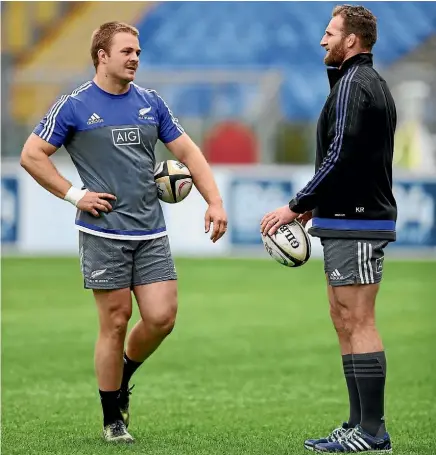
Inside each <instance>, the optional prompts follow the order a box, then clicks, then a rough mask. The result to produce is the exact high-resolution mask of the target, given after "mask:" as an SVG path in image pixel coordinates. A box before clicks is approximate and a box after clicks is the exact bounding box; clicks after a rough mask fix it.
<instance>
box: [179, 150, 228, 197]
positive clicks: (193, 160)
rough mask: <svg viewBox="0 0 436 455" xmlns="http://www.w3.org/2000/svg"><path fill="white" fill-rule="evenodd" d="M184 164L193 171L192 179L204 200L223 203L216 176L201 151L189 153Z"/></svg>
mask: <svg viewBox="0 0 436 455" xmlns="http://www.w3.org/2000/svg"><path fill="white" fill-rule="evenodd" d="M184 161H185V162H184V164H185V165H186V166H187V167H188V169H189V170H190V171H191V175H192V180H193V181H194V184H195V186H196V188H197V189H198V191H199V192H200V194H201V195H202V196H203V198H204V200H205V201H206V202H207V203H208V204H209V205H211V204H222V199H221V196H220V192H219V190H218V186H217V184H216V182H215V178H214V176H213V173H212V169H211V168H210V166H209V164H208V162H207V161H206V158H205V157H204V156H203V154H202V153H201V151H200V150H199V149H197V150H196V151H195V152H192V153H189V155H188V156H187V157H186V159H185V160H184Z"/></svg>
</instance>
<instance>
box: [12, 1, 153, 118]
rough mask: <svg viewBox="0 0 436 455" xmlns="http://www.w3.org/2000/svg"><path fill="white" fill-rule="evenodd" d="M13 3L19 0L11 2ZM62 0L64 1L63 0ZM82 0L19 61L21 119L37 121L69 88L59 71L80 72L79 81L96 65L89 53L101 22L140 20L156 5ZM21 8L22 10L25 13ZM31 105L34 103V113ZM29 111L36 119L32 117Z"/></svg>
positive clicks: (15, 96)
mask: <svg viewBox="0 0 436 455" xmlns="http://www.w3.org/2000/svg"><path fill="white" fill-rule="evenodd" d="M13 3H15V2H11V4H13ZM17 3H32V2H17ZM38 3H58V2H38ZM61 3H63V2H59V4H61ZM66 3H69V2H66ZM79 3H80V5H79V6H77V7H76V8H72V9H70V10H69V11H68V17H64V18H63V20H62V26H59V24H57V27H56V30H55V31H54V32H53V33H52V34H51V35H50V39H47V40H42V41H40V42H39V43H38V44H37V45H36V46H34V47H33V49H32V51H31V52H29V53H28V57H27V58H26V59H25V60H23V61H22V62H21V63H20V64H18V65H17V67H16V69H15V77H14V79H15V82H14V83H13V84H12V87H11V95H12V103H11V105H12V115H13V118H14V119H15V120H16V121H17V122H23V121H25V120H26V121H27V122H29V120H30V121H37V119H39V118H40V117H41V115H43V114H44V113H45V112H46V111H47V108H48V107H49V106H50V104H51V103H52V102H53V99H54V98H56V97H57V96H58V95H59V93H60V92H62V91H63V90H64V89H65V86H64V85H63V83H62V76H61V77H59V75H62V74H70V75H71V74H77V78H78V81H79V80H80V78H81V77H82V76H83V74H84V73H86V72H87V71H88V70H89V68H90V67H92V64H91V62H90V56H89V46H90V36H91V33H92V32H93V30H95V28H96V27H97V26H98V24H100V23H103V22H107V21H111V20H121V21H126V22H129V23H136V22H137V21H138V19H139V18H140V17H143V16H144V14H145V13H146V11H147V10H148V9H150V8H152V7H153V5H154V2H111V4H110V8H108V6H107V3H105V2H79ZM20 8H21V7H20ZM20 8H18V10H19V11H20V14H21V9H20ZM14 12H16V11H15V10H14ZM17 17H18V18H17ZM17 17H16V16H14V20H15V21H16V22H17V24H18V23H19V17H20V16H17ZM20 29H21V28H20ZM71 43H74V45H72V44H71ZM51 74H54V75H55V77H53V76H52V79H53V81H51V82H52V83H46V80H47V79H48V78H49V77H50V75H51ZM27 75H29V79H32V77H34V75H36V77H35V78H34V79H40V81H41V83H37V82H35V81H34V80H33V81H32V80H29V81H28V82H27V81H26V76H27ZM29 105H32V112H31V113H29ZM29 115H31V117H32V119H29Z"/></svg>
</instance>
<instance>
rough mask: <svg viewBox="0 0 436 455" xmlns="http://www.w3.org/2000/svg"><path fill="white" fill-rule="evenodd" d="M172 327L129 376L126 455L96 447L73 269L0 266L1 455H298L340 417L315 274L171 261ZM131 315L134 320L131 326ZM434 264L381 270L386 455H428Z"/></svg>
mask: <svg viewBox="0 0 436 455" xmlns="http://www.w3.org/2000/svg"><path fill="white" fill-rule="evenodd" d="M177 268H178V273H179V278H180V281H179V283H180V287H179V289H180V294H179V297H180V299H179V300H180V310H179V317H178V322H177V324H176V328H175V330H174V332H173V333H172V335H171V336H170V338H168V339H167V340H166V341H165V343H164V344H163V345H162V347H161V348H160V350H159V351H157V352H156V353H155V355H154V356H153V357H151V358H150V360H149V361H148V362H147V363H146V364H144V366H143V368H142V369H141V370H139V372H138V373H137V374H136V375H135V376H134V380H133V383H135V384H136V387H135V390H134V395H133V398H132V399H133V402H132V425H131V432H132V434H133V435H134V436H135V437H136V438H137V442H136V444H135V445H133V446H129V447H124V446H117V447H113V446H110V447H108V446H107V445H105V444H104V443H103V442H102V440H101V439H100V432H101V410H100V404H99V399H98V390H97V386H96V382H95V379H94V372H93V348H94V342H95V337H96V331H97V318H96V312H95V310H94V305H93V300H92V295H91V293H90V291H85V290H83V289H82V281H81V275H80V271H79V266H78V260H77V259H60V258H57V259H48V258H46V259H41V258H35V259H25V258H22V259H19V258H15V259H12V258H11V259H4V260H3V262H2V426H3V431H2V453H3V454H4V455H12V454H17V455H33V454H38V455H39V454H41V455H42V454H65V455H73V454H80V455H82V454H83V455H91V454H92V455H98V454H118V453H132V454H156V455H158V454H162V455H163V454H165V455H172V454H177V455H182V454H186V455H194V454H204V455H206V454H207V455H212V454H226V455H227V454H258V455H265V454H271V455H280V454H303V453H306V451H305V450H304V448H303V446H302V444H303V441H304V439H305V438H306V437H311V436H320V435H321V436H322V435H323V433H326V432H327V431H328V430H330V428H331V427H332V425H335V424H337V423H339V422H340V421H341V420H342V419H346V418H347V417H348V416H347V396H346V389H345V380H344V378H343V374H342V371H341V360H340V356H339V351H338V347H337V343H336V336H335V333H334V331H333V329H332V328H331V324H330V321H329V314H328V306H327V303H326V299H325V289H324V279H323V272H322V263H321V262H319V261H315V260H311V261H310V262H309V263H308V264H307V265H305V266H304V267H302V268H301V269H295V270H289V269H286V268H285V267H281V266H280V265H278V264H276V263H274V262H273V261H271V260H226V259H223V260H201V259H197V260H194V259H180V260H178V261H177ZM137 316H138V313H137V312H135V313H134V318H133V319H136V318H137ZM435 322H436V262H390V261H389V260H388V261H387V262H385V279H384V282H383V286H382V290H381V292H380V294H379V301H378V324H379V328H380V329H381V331H382V334H383V336H384V341H385V346H386V350H387V355H388V386H387V405H386V408H387V423H388V428H389V430H390V432H391V436H392V439H393V443H394V451H395V453H396V454H401V455H403V454H404V455H409V454H416V455H423V454H428V455H430V454H435V453H436V437H435V434H436V433H435V428H436V404H435V403H436V400H435V398H436V397H435V392H436V380H435V373H436V368H435V366H436V355H435V347H436V343H435V338H436V337H435V335H436V329H435Z"/></svg>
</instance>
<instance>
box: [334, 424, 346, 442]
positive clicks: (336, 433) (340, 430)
mask: <svg viewBox="0 0 436 455" xmlns="http://www.w3.org/2000/svg"><path fill="white" fill-rule="evenodd" d="M347 431H348V430H347ZM343 432H344V428H343V427H338V428H335V429H334V430H333V431H332V432H331V434H330V439H332V440H333V441H338V440H339V439H340V438H341V436H342V434H343Z"/></svg>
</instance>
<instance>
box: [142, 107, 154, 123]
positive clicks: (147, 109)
mask: <svg viewBox="0 0 436 455" xmlns="http://www.w3.org/2000/svg"><path fill="white" fill-rule="evenodd" d="M150 111H151V106H149V107H143V108H142V109H139V119H140V120H154V117H153V116H152V115H147V114H148V113H149V112H150Z"/></svg>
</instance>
